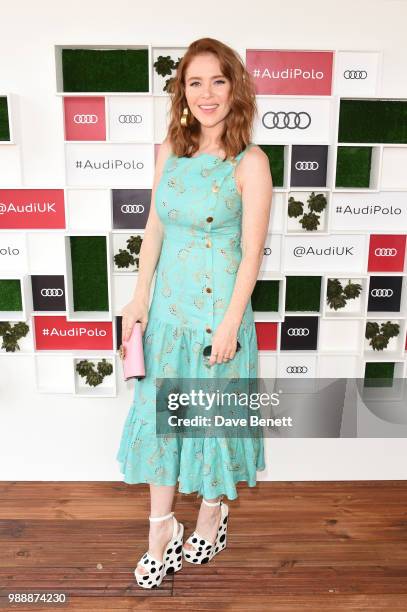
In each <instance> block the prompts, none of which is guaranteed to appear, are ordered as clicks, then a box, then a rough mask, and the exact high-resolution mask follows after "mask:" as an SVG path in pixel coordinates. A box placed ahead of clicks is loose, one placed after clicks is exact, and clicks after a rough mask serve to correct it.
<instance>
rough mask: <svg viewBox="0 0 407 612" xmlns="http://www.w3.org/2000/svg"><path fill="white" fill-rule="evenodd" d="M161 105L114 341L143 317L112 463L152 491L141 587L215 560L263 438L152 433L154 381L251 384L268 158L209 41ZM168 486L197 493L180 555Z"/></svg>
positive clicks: (238, 90) (227, 52) (251, 479)
mask: <svg viewBox="0 0 407 612" xmlns="http://www.w3.org/2000/svg"><path fill="white" fill-rule="evenodd" d="M170 96H171V101H172V107H171V120H170V124H169V128H168V134H167V137H166V139H165V140H164V142H163V143H162V145H161V146H160V149H159V152H158V155H157V161H156V169H155V177H154V183H153V188H152V199H151V209H150V214H149V217H148V221H147V224H146V228H145V233H144V240H143V243H142V247H141V250H140V266H139V267H140V271H139V275H138V281H137V286H136V289H135V293H134V297H133V299H132V300H131V302H130V303H129V304H127V305H126V306H125V307H124V308H123V310H122V317H123V325H122V334H123V338H124V339H128V338H129V336H130V333H131V330H132V327H133V325H134V322H135V321H137V320H138V321H141V324H142V331H143V346H144V358H145V365H146V377H145V378H144V379H142V380H138V381H136V383H135V390H134V400H133V404H132V406H131V409H130V411H129V414H128V416H127V419H126V422H125V425H124V429H123V435H122V440H121V444H120V449H119V452H118V455H117V459H118V460H119V461H120V462H121V471H122V472H123V474H124V481H125V482H127V483H131V484H134V483H140V482H144V483H149V484H150V496H151V512H150V517H149V518H150V533H149V549H148V551H147V552H146V553H145V554H144V555H143V557H142V558H141V559H140V562H139V563H138V565H137V567H136V569H135V576H136V578H137V582H138V584H139V585H140V586H142V587H145V588H151V587H155V586H158V585H159V584H160V583H161V581H162V579H163V577H164V576H165V574H166V573H169V572H175V571H178V570H179V569H181V566H182V555H183V556H184V559H185V560H187V561H190V562H192V563H196V564H200V563H207V562H208V561H209V560H210V559H212V557H213V556H214V555H215V554H217V553H218V552H220V550H222V549H223V548H224V547H225V546H226V528H227V519H228V507H227V505H226V504H224V503H223V502H222V501H221V497H222V496H223V495H226V496H227V497H228V498H229V499H235V498H236V497H237V492H236V487H235V484H236V483H237V482H238V481H242V480H243V481H247V484H248V486H255V485H256V471H257V470H262V469H265V463H264V447H263V440H262V438H261V437H260V438H258V437H257V438H256V437H253V436H252V437H248V438H242V437H228V438H227V439H225V438H223V439H221V438H219V437H218V438H216V437H205V436H203V437H200V438H194V437H183V438H181V437H180V436H167V437H166V436H163V437H161V436H156V429H155V424H156V422H155V417H156V405H155V401H156V391H157V387H156V379H157V378H171V377H174V378H176V377H180V378H181V377H182V378H191V379H192V378H198V377H201V378H203V377H210V376H216V377H225V378H227V377H232V376H233V377H237V378H247V379H249V378H256V377H257V358H258V352H257V338H256V331H255V325H254V318H253V311H252V308H251V302H250V296H251V293H252V291H253V288H254V285H255V283H256V280H257V278H258V272H259V269H260V265H261V261H262V258H263V253H264V243H265V240H266V235H267V230H268V223H269V216H270V206H271V197H272V179H271V174H270V167H269V161H268V158H267V156H266V154H265V153H264V152H263V151H262V150H261V149H260V147H258V146H256V145H253V144H252V143H250V135H251V130H252V124H253V119H254V115H255V112H256V100H255V89H254V84H253V81H252V79H251V77H250V74H249V73H248V72H247V70H246V68H245V66H244V64H243V63H242V61H241V59H240V57H239V55H238V54H237V53H236V52H234V51H233V50H232V49H231V48H229V47H228V46H226V45H224V44H222V43H221V42H219V41H217V40H214V39H212V38H202V39H199V40H196V41H195V42H193V43H192V44H191V45H190V46H189V48H188V49H187V52H186V54H185V55H184V57H183V58H182V60H181V61H180V63H179V65H178V69H177V73H176V76H175V79H174V84H173V86H172V90H171V94H170ZM157 262H158V267H157V274H156V282H155V287H154V294H153V299H152V302H151V305H150V310H149V296H150V285H151V281H152V278H153V275H154V271H155V268H156V265H157ZM238 341H239V344H240V347H239V345H238ZM207 346H211V347H212V348H211V349H209V350H210V356H209V359H207V360H206V361H205V357H204V356H203V349H204V348H205V347H207ZM238 348H240V350H237V349H238ZM207 350H208V349H207ZM206 352H207V351H206ZM177 481H179V489H178V490H179V491H180V492H181V493H191V492H194V491H196V492H197V493H198V495H202V498H203V502H204V503H203V504H201V507H200V510H199V515H198V519H197V523H196V529H195V531H194V533H193V534H191V536H190V537H189V538H188V540H187V541H186V542H185V544H184V545H183V546H182V543H183V525H182V524H181V523H178V521H177V520H176V519H175V517H174V513H173V512H172V511H171V508H172V504H173V499H174V493H175V487H176V483H177Z"/></svg>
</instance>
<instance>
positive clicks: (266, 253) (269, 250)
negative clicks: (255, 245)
mask: <svg viewBox="0 0 407 612" xmlns="http://www.w3.org/2000/svg"><path fill="white" fill-rule="evenodd" d="M264 254H265V255H271V249H270V247H264Z"/></svg>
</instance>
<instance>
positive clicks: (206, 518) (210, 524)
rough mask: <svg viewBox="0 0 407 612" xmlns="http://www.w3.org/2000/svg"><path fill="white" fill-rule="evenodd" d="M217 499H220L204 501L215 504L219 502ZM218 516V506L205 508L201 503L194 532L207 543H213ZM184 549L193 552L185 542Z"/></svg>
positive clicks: (190, 546)
mask: <svg viewBox="0 0 407 612" xmlns="http://www.w3.org/2000/svg"><path fill="white" fill-rule="evenodd" d="M205 499H206V498H205ZM219 499H220V497H214V498H213V499H206V501H207V502H217V501H219ZM220 516H221V512H220V505H219V506H207V505H206V504H204V503H203V502H202V503H201V507H200V509H199V515H198V520H197V523H196V531H197V532H198V533H199V535H200V536H202V537H203V538H205V540H208V541H209V542H214V541H215V538H216V534H217V532H218V529H219V521H220ZM184 548H185V549H186V550H194V547H193V546H192V544H189V543H187V542H185V544H184Z"/></svg>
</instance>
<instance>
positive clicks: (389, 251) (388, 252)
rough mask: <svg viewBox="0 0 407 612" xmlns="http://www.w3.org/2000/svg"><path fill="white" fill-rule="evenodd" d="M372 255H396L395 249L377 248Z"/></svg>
mask: <svg viewBox="0 0 407 612" xmlns="http://www.w3.org/2000/svg"><path fill="white" fill-rule="evenodd" d="M374 254H375V255H376V257H394V256H395V255H397V249H383V248H380V249H379V248H377V249H375V251H374Z"/></svg>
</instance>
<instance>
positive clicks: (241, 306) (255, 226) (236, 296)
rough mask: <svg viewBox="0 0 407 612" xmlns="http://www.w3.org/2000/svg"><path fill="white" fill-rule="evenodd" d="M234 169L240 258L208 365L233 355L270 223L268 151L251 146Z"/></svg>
mask: <svg viewBox="0 0 407 612" xmlns="http://www.w3.org/2000/svg"><path fill="white" fill-rule="evenodd" d="M237 169H238V170H239V172H238V174H239V179H238V177H237V174H236V181H237V184H238V185H240V187H241V194H242V204H243V214H242V238H241V243H242V258H241V261H240V265H239V269H238V271H237V274H236V280H235V285H234V288H233V293H232V296H231V299H230V302H229V305H228V308H227V309H226V312H225V315H224V317H223V319H222V321H221V323H220V324H219V325H218V327H217V328H216V330H215V333H214V336H213V339H212V353H211V356H210V358H209V364H210V365H213V364H214V363H223V358H224V357H227V358H229V359H233V357H234V356H235V353H236V339H237V332H238V330H239V326H240V323H241V321H242V318H243V315H244V311H245V309H246V306H247V303H248V301H249V299H250V296H251V294H252V292H253V289H254V286H255V284H256V281H257V277H258V273H259V270H260V266H261V262H262V259H263V256H264V244H265V241H266V237H267V231H268V226H269V218H270V208H271V200H272V190H273V183H272V178H271V172H270V164H269V160H268V157H267V155H266V154H265V153H264V151H262V150H261V149H260V147H252V148H251V149H250V150H249V151H248V152H247V153H246V155H245V156H244V157H243V159H242V160H241V162H240V163H239V164H238V166H237Z"/></svg>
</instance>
